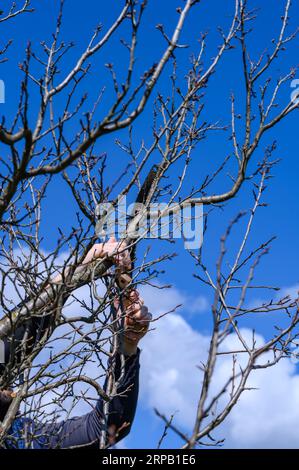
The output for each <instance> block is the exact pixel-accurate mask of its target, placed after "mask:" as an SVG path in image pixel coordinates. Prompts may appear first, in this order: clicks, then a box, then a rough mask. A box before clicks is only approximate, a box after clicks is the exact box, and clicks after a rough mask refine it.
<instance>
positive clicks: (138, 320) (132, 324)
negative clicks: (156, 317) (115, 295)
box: [114, 289, 152, 356]
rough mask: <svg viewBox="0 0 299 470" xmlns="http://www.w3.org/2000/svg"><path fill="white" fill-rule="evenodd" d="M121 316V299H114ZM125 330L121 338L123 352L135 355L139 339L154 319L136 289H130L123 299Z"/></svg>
mask: <svg viewBox="0 0 299 470" xmlns="http://www.w3.org/2000/svg"><path fill="white" fill-rule="evenodd" d="M114 306H115V308H116V310H117V314H118V315H119V316H121V315H122V312H121V309H120V302H119V299H116V300H115V301H114ZM123 306H124V312H123V313H124V315H125V316H124V332H123V336H122V340H121V352H123V353H124V354H126V355H129V356H130V355H133V354H136V352H137V346H138V343H139V341H140V340H141V339H142V338H143V337H144V336H145V335H146V333H147V332H148V329H149V324H150V321H151V319H152V315H151V313H150V312H149V311H148V308H147V307H146V306H145V305H144V300H143V298H142V297H141V296H140V294H139V292H138V291H137V290H136V289H133V290H131V291H130V293H129V294H128V296H127V297H125V298H124V300H123Z"/></svg>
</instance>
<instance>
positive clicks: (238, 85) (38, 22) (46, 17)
mask: <svg viewBox="0 0 299 470" xmlns="http://www.w3.org/2000/svg"><path fill="white" fill-rule="evenodd" d="M34 3H35V6H36V12H35V13H34V14H33V15H27V16H26V17H22V18H18V20H17V21H15V23H11V24H10V25H7V26H6V28H7V34H8V36H9V37H12V38H13V39H14V43H13V45H12V48H11V54H10V61H9V62H7V63H5V64H2V65H1V72H0V79H2V80H4V81H5V84H6V104H5V105H1V109H0V112H1V113H2V114H4V115H5V116H6V118H7V119H8V120H9V117H10V116H12V115H13V112H14V110H15V108H16V104H17V100H18V92H17V91H16V90H18V86H19V82H20V77H21V72H20V70H19V69H18V63H19V62H21V61H22V59H23V57H24V49H25V47H26V43H27V42H28V41H31V43H32V47H33V49H34V50H38V47H39V42H40V41H41V40H47V39H49V37H50V34H51V32H52V31H53V28H54V24H55V14H56V11H57V5H58V2H57V1H56V0H55V1H52V2H51V7H50V8H49V5H48V3H49V2H47V7H46V2H34ZM181 4H182V2H180V1H179V0H175V1H174V0H164V1H163V2H161V1H158V0H149V5H148V9H147V11H146V13H145V17H144V19H143V29H142V31H143V32H142V36H141V37H140V39H139V44H138V49H137V71H138V73H139V74H140V73H141V71H142V70H143V69H144V68H146V67H149V66H151V64H152V63H153V62H155V61H156V60H157V58H159V55H160V54H161V51H162V50H163V45H164V43H163V41H162V40H161V35H160V33H159V32H158V31H157V30H156V29H155V25H156V24H158V23H163V24H164V25H165V29H166V30H167V31H171V28H172V26H173V25H174V24H175V21H176V19H177V13H176V11H175V7H176V6H179V5H181ZM249 4H250V5H251V6H252V8H255V7H257V8H258V9H259V11H258V12H257V13H258V15H259V17H258V19H257V20H256V22H255V23H254V28H255V32H253V33H252V34H251V36H250V38H251V40H250V51H251V54H252V56H253V57H257V56H258V54H259V53H260V52H262V51H263V50H264V49H265V48H267V47H271V39H272V38H273V37H274V36H276V35H277V32H278V31H279V27H280V24H281V20H280V16H281V14H282V7H283V4H284V2H283V1H277V0H268V1H267V2H262V1H261V0H254V1H249ZM121 5H122V2H121V1H119V0H116V1H114V2H99V1H97V0H86V1H85V2H84V3H83V4H82V2H81V1H79V0H71V1H70V0H68V1H66V8H65V23H64V28H63V39H64V40H69V41H70V40H73V41H75V43H76V47H75V48H74V49H73V50H72V51H71V52H70V54H69V55H68V56H67V58H66V62H65V67H66V69H67V68H68V67H71V65H72V64H73V63H74V61H75V58H76V56H77V54H78V52H79V51H82V50H83V48H84V46H85V45H86V43H87V42H88V40H89V37H90V33H91V31H92V30H93V29H94V27H95V26H96V24H97V23H98V22H101V23H103V29H104V30H105V29H106V28H107V27H108V25H109V24H110V23H111V21H112V20H113V19H114V18H115V16H116V15H117V12H118V10H119V8H120V6H121ZM298 7H299V4H298V0H294V2H293V7H292V9H291V20H290V23H289V28H290V29H289V30H290V31H293V30H294V29H295V28H296V27H297V26H298V20H299V8H298ZM233 9H234V1H232V0H228V1H226V2H223V1H221V0H202V2H201V4H200V5H198V6H197V7H196V8H194V11H193V12H192V14H191V15H190V17H189V18H188V20H187V23H186V26H185V30H184V32H183V35H182V38H181V43H183V44H184V43H186V44H189V45H190V47H189V49H181V50H180V51H179V53H178V65H179V73H180V77H181V80H182V81H183V77H184V74H185V73H186V70H187V68H186V67H187V66H188V57H189V56H190V52H191V50H194V49H195V48H196V47H197V48H198V43H197V40H198V38H199V37H200V34H201V33H202V32H206V31H207V32H208V37H207V51H206V59H205V64H206V65H208V64H209V61H210V57H212V56H213V55H214V54H215V51H216V50H217V45H218V44H219V33H218V32H217V26H218V25H221V26H222V27H223V28H224V29H225V30H227V27H228V25H229V22H230V20H231V15H232V13H233ZM126 33H127V32H126V30H124V31H123V34H124V35H126ZM118 40H119V37H117V40H116V39H115V40H113V41H112V43H111V45H110V46H109V47H107V48H104V50H103V51H102V53H101V54H100V55H99V56H97V58H96V59H95V60H93V66H92V69H91V72H90V74H89V76H88V79H87V81H86V84H85V85H84V87H87V91H88V94H89V100H88V102H87V104H86V109H88V106H90V103H92V102H93V98H94V97H95V96H96V93H97V91H98V90H100V89H101V88H102V87H103V86H107V90H106V92H105V95H104V99H103V103H102V108H100V110H99V116H100V115H101V112H102V111H101V110H102V109H105V107H107V105H108V104H109V103H110V102H111V99H112V90H111V86H110V80H109V75H108V72H107V70H106V69H105V67H104V66H103V64H105V63H106V62H113V63H115V64H116V65H117V70H118V72H119V73H120V74H121V73H122V70H123V68H124V66H125V64H126V55H125V54H124V52H123V48H122V47H120V45H119V42H118ZM240 58H241V56H240V50H239V48H236V49H233V50H231V51H229V52H228V53H227V54H226V55H225V56H224V57H223V59H222V61H221V63H220V64H219V67H218V68H217V71H216V73H215V75H214V76H213V77H212V79H211V81H210V83H209V88H208V91H207V96H206V99H205V103H206V104H205V111H204V115H205V116H207V117H208V118H209V119H210V120H211V121H219V120H220V121H221V122H222V123H223V124H226V123H228V122H229V118H230V115H229V112H230V100H229V97H230V93H231V92H232V91H233V92H234V93H235V95H236V106H237V112H240V113H242V112H243V109H244V108H243V106H244V84H243V82H242V76H241V69H240ZM297 64H298V39H297V40H295V41H294V42H293V43H291V44H290V46H289V47H288V50H287V51H285V52H284V53H283V56H282V58H281V59H279V60H277V61H276V62H275V65H274V67H273V69H272V70H271V73H272V75H273V77H274V78H277V77H279V76H280V74H283V73H287V72H288V71H289V69H290V67H291V66H295V65H297ZM137 75H138V74H137ZM168 75H169V69H168V70H167V69H166V70H165V71H164V73H163V76H162V77H161V79H160V81H159V83H158V86H157V91H161V92H165V91H166V92H167V90H168V87H169V80H168ZM298 78H299V75H298ZM291 91H292V90H291V89H290V87H289V86H288V85H287V86H286V87H285V89H284V91H283V92H282V93H281V95H280V98H279V103H280V105H281V106H283V105H284V104H286V102H287V100H288V99H289V97H290V93H291ZM31 96H32V100H31V103H32V105H31V114H30V115H31V118H32V122H33V121H34V117H35V113H36V106H37V104H38V102H37V97H38V93H37V92H36V91H35V92H33V90H32V92H31ZM152 104H153V100H150V102H149V103H148V105H147V108H146V110H145V112H144V114H143V115H142V116H141V117H140V118H139V119H138V121H137V122H136V125H135V126H134V143H136V148H138V145H139V144H140V141H141V139H144V140H145V142H148V143H150V142H151V116H152ZM71 130H72V129H70V131H71ZM298 131H299V120H298V111H297V112H296V113H294V114H293V115H292V116H289V117H288V118H287V119H285V120H284V121H283V122H282V123H280V124H279V125H278V126H277V127H276V128H275V130H274V131H273V132H271V133H269V135H267V137H266V138H265V139H264V140H263V141H262V143H261V145H260V147H259V148H258V150H257V152H256V155H255V156H254V160H253V162H252V164H251V168H254V165H256V163H257V161H260V160H261V159H262V158H263V151H264V149H265V148H266V146H267V145H269V144H270V143H271V142H272V141H273V140H276V141H277V150H276V152H275V158H278V159H281V160H280V162H279V163H278V164H277V165H276V166H275V167H274V169H273V176H274V178H273V179H272V180H271V182H270V184H269V187H268V189H267V191H266V194H265V201H266V202H267V203H269V206H268V207H267V208H263V209H261V211H260V212H259V214H258V216H257V218H256V221H255V226H254V232H253V233H252V238H251V242H250V244H251V245H250V246H254V245H256V244H258V243H260V242H262V241H264V240H266V239H268V238H270V237H271V236H272V235H276V236H277V239H276V241H275V242H274V243H273V246H272V249H271V252H270V254H269V255H267V256H266V257H265V259H264V260H263V261H262V263H261V265H260V266H259V267H258V269H257V272H256V278H255V283H256V284H257V283H258V282H259V281H261V282H263V283H267V284H268V285H277V286H281V287H283V288H287V287H292V286H295V285H296V284H298V283H299V276H298V264H299V263H298V262H299V256H298V249H297V240H298V229H299V223H298V193H299V192H298V181H297V180H298V170H299V161H298V147H297V142H298ZM116 137H118V138H122V139H124V141H125V140H126V139H127V133H126V131H122V132H121V133H120V134H119V135H117V136H116V135H112V136H106V137H105V138H103V139H101V141H100V142H99V143H98V144H97V146H96V150H97V151H98V152H99V153H102V152H106V153H107V156H108V160H107V161H108V167H109V169H108V174H109V172H110V173H111V178H112V176H113V174H114V173H115V168H119V166H121V165H124V157H123V154H122V153H121V152H120V150H119V149H118V148H117V147H116V145H115V142H114V139H115V138H116ZM228 138H229V135H228V133H219V134H216V133H215V134H213V135H210V136H209V138H208V139H207V140H206V141H204V142H203V143H202V145H201V146H200V147H199V148H198V149H196V151H195V152H194V156H192V157H193V161H192V171H191V174H190V175H189V176H188V180H187V181H190V184H191V183H193V184H194V183H195V182H196V181H197V180H198V179H200V178H202V175H203V174H206V173H207V172H208V171H213V169H214V170H215V169H216V167H217V163H219V162H221V161H222V159H223V158H224V157H225V156H226V155H228V154H229V153H230V152H231V144H230V141H229V139H228ZM178 171H179V169H178ZM217 184H218V183H217ZM229 184H230V181H229V179H228V178H226V179H224V180H223V179H220V180H219V188H220V189H218V186H217V190H220V191H222V190H223V189H226V188H227V187H229ZM213 189H216V186H215V187H214V188H211V190H213ZM62 200H63V204H62V203H61V201H62ZM251 204H252V196H251V186H250V185H249V184H245V185H244V187H243V188H242V190H241V191H240V193H239V194H238V197H237V198H236V199H235V200H234V201H231V202H229V203H227V204H226V205H225V207H224V210H223V211H221V212H220V211H214V212H213V214H212V216H211V218H210V223H209V232H208V234H207V236H206V237H205V240H204V245H203V252H204V257H205V259H206V263H207V264H209V265H210V266H211V267H212V266H214V265H215V262H216V259H217V256H218V250H219V238H220V236H221V235H222V233H223V231H224V230H225V228H226V226H227V224H228V223H229V221H230V220H231V219H232V217H233V216H234V215H235V214H236V213H237V212H238V211H240V210H241V209H242V210H243V209H249V208H250V206H251ZM74 214H75V210H74V206H73V203H72V201H71V198H70V194H69V192H68V189H67V188H66V186H65V185H64V183H63V182H62V180H61V178H60V177H59V176H58V177H56V178H55V179H53V181H52V183H51V186H50V189H49V194H48V197H47V200H46V203H45V207H44V215H43V234H44V237H45V238H44V248H45V249H46V250H51V248H53V246H55V240H56V238H57V237H58V231H57V228H58V227H62V228H64V229H68V228H69V227H70V226H71V225H72V224H73V223H74V221H75V219H74ZM239 235H240V231H239V230H236V231H235V232H234V234H233V236H232V247H234V246H235V244H236V243H237V242H238V239H239V238H238V237H239ZM145 245H147V246H148V245H150V246H151V247H152V256H153V257H154V256H155V255H157V254H159V253H160V252H161V250H162V249H166V250H168V251H169V252H172V251H176V252H177V253H178V257H177V258H175V259H174V260H173V261H171V262H168V263H167V264H166V265H165V268H166V269H165V274H163V275H162V276H161V280H160V281H161V282H165V283H167V284H169V283H170V284H172V285H173V286H174V289H175V290H174V291H172V294H173V295H178V296H182V298H184V299H185V300H186V302H187V303H188V302H189V303H190V302H192V299H193V300H194V299H196V298H199V297H203V298H205V299H207V300H209V296H210V293H209V292H208V291H207V290H206V288H204V287H203V286H202V285H201V284H199V282H198V281H197V280H196V279H194V277H193V273H195V272H196V270H195V267H194V263H193V261H192V260H191V258H190V256H188V254H187V253H186V251H185V250H184V247H183V243H182V242H181V241H178V242H177V244H176V245H175V247H172V246H169V245H167V244H164V245H162V243H160V242H158V241H150V242H144V244H143V245H141V247H140V252H141V253H142V248H144V247H145ZM147 295H148V293H147ZM263 295H264V296H266V295H267V294H266V293H264V294H263ZM169 296H171V294H169ZM252 296H253V299H254V298H255V297H256V296H257V294H254V293H253V294H252ZM259 296H261V294H260V293H259ZM262 298H264V297H262ZM266 298H267V297H266ZM249 300H250V299H249ZM152 308H153V307H152ZM153 313H155V312H153ZM180 315H181V316H182V317H183V318H184V322H185V323H184V328H187V329H188V325H189V326H190V328H191V330H188V334H189V333H190V336H192V338H193V337H194V338H195V337H196V334H201V335H208V330H209V309H208V308H207V309H206V311H203V312H198V313H195V314H194V312H190V308H188V306H185V307H183V308H182V309H181V310H180ZM246 326H247V327H255V328H256V330H257V331H258V332H259V333H260V334H261V335H262V336H263V337H265V338H267V337H268V336H269V335H270V334H271V333H272V331H273V320H269V318H268V317H267V318H266V316H264V317H262V316H259V317H258V319H257V318H253V319H252V320H250V321H249V322H247V324H246ZM165 327H167V325H165ZM168 327H170V325H168ZM186 331H187V330H186ZM152 334H153V335H154V334H155V333H152ZM186 334H187V333H186ZM194 335H195V336H194ZM161 338H162V337H161ZM198 338H199V340H200V337H198ZM148 341H149V342H148V347H149V348H151V347H154V341H153V342H151V340H148ZM192 341H193V340H192ZM146 345H147V343H146V342H145V346H144V348H146ZM182 347H183V342H182ZM172 348H173V345H172V346H171V347H170V348H169V349H170V350H172ZM165 353H166V354H167V350H166V352H165ZM157 360H158V358H157ZM169 363H170V365H171V358H170V359H169ZM145 366H146V367H151V366H150V361H147V360H146V361H145V365H144V367H145ZM173 368H174V370H175V364H173ZM290 374H292V373H290ZM144 380H147V378H146V377H145V379H144ZM149 380H150V379H149ZM161 381H163V377H161ZM186 386H187V387H188V380H187V379H186ZM190 386H191V385H190ZM142 387H143V385H142ZM187 392H188V390H187ZM161 393H163V387H162V388H161ZM164 393H166V392H165V390H164ZM188 396H189V395H188V393H186V400H188ZM142 397H144V398H142V400H141V401H140V405H139V407H138V412H137V418H136V421H135V423H134V428H133V431H132V433H131V435H130V437H129V438H127V440H126V443H125V444H126V445H127V446H128V447H143V446H144V447H151V446H155V444H156V442H157V441H158V440H159V436H160V435H161V432H162V430H163V425H162V423H161V422H159V421H158V419H157V418H155V416H154V412H153V410H152V406H151V404H152V401H151V400H150V399H148V397H147V396H146V390H142ZM153 403H154V404H155V402H153ZM159 403H160V402H159V400H157V404H159ZM162 406H163V402H162ZM273 406H274V404H273ZM173 411H176V410H175V409H174V410H173ZM180 413H181V414H184V410H183V409H182V410H180ZM244 413H245V411H244ZM273 413H274V410H273ZM227 432H228V434H229V431H227ZM231 442H232V445H236V441H235V440H233V438H232V440H231ZM269 443H270V444H271V433H270V437H269V439H268V444H269ZM295 444H296V443H295ZM295 444H294V445H295ZM167 445H168V446H169V447H171V446H177V445H180V444H179V441H178V440H177V438H175V437H174V436H173V435H172V434H171V433H170V434H169V437H168V439H167ZM252 445H254V443H253V444H252ZM298 445H299V442H298Z"/></svg>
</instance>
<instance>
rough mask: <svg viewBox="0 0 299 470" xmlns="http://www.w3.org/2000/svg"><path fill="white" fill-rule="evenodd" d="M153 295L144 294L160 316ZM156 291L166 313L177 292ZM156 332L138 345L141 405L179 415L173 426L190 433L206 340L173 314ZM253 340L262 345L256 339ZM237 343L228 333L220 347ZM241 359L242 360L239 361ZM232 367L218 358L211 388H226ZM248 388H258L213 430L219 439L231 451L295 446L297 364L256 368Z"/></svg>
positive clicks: (297, 442)
mask: <svg viewBox="0 0 299 470" xmlns="http://www.w3.org/2000/svg"><path fill="white" fill-rule="evenodd" d="M153 292H155V295H154V293H151V292H150V289H148V290H147V292H146V293H144V292H143V296H144V297H145V300H146V302H147V303H148V305H149V307H150V308H151V309H152V311H155V310H154V309H155V308H156V306H157V307H158V312H157V313H159V311H160V308H161V307H160V302H159V297H160V294H159V291H153ZM160 292H161V293H163V295H162V299H161V305H163V308H165V307H167V309H168V310H170V309H171V308H172V307H173V306H174V304H175V303H176V301H177V299H178V291H177V290H172V289H170V290H168V291H164V292H163V291H160ZM166 292H168V294H167V296H165V293H166ZM173 301H174V302H173ZM155 328H156V329H155V331H153V332H150V333H149V334H148V336H147V337H146V338H145V339H144V340H143V344H142V349H143V352H142V367H141V402H142V406H144V407H145V408H148V407H150V408H153V407H157V408H158V409H159V411H161V412H163V413H165V414H167V415H168V416H169V415H170V414H172V413H174V412H177V413H176V415H175V420H176V422H177V423H178V424H179V425H180V426H181V427H182V428H183V430H185V431H186V430H187V431H189V432H190V430H191V429H192V426H193V424H194V417H195V412H196V404H197V400H198V397H199V393H200V389H201V373H200V371H199V369H198V368H197V367H196V366H197V365H198V364H199V363H200V361H204V359H205V357H206V355H207V351H208V347H209V339H210V338H209V337H208V336H205V335H203V334H201V333H200V332H198V331H195V330H194V329H192V328H191V326H190V325H189V324H188V323H187V322H186V320H185V319H184V318H183V317H182V316H180V315H178V314H176V313H172V314H169V315H168V316H166V317H163V318H162V319H160V320H159V321H158V322H157V323H156V324H155ZM243 334H244V336H245V338H246V340H247V341H248V342H249V341H251V335H252V334H251V332H250V331H249V330H247V331H246V330H244V331H243ZM256 340H257V342H258V343H259V344H263V343H264V339H263V337H262V336H260V335H257V336H256ZM238 341H239V340H238V339H237V337H236V335H231V336H230V337H229V339H227V341H226V344H224V345H223V347H224V348H230V349H232V348H238V347H239V343H238ZM240 356H241V355H240ZM243 356H244V355H243ZM244 360H245V357H243V358H242V357H240V361H241V363H242V362H243V361H244ZM231 366H232V364H231V359H229V357H228V356H224V357H223V356H222V358H221V360H219V361H218V364H217V367H216V370H215V377H214V382H213V390H216V389H219V387H221V385H223V384H224V382H225V381H226V380H227V378H228V376H229V374H230V373H231ZM248 385H249V386H251V387H255V388H257V389H258V390H250V391H247V392H245V393H244V394H243V395H242V397H241V399H240V400H239V402H238V404H237V406H236V407H235V408H234V409H233V411H232V412H231V414H230V415H229V417H228V419H227V420H226V422H225V424H223V425H222V427H221V428H219V430H218V431H217V437H219V438H226V447H233V448H237V447H241V448H242V447H246V448H258V447H264V448H277V447H281V448H283V447H286V448H290V447H293V448H299V434H298V422H299V375H296V369H295V366H294V365H293V364H292V363H291V362H290V361H287V360H284V361H281V362H280V363H279V364H278V365H277V366H275V367H273V368H270V369H265V370H258V371H256V372H254V373H253V374H252V376H251V378H250V381H249V383H248Z"/></svg>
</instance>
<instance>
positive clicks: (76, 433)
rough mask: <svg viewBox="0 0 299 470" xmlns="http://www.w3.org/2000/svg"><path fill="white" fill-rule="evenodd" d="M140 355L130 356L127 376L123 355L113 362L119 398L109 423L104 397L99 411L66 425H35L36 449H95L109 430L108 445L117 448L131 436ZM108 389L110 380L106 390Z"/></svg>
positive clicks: (114, 400) (126, 365) (126, 363)
mask: <svg viewBox="0 0 299 470" xmlns="http://www.w3.org/2000/svg"><path fill="white" fill-rule="evenodd" d="M139 354H140V351H139V350H138V352H137V354H136V355H134V356H130V357H126V360H125V366H124V369H125V370H124V373H122V372H123V371H122V370H121V360H120V356H119V355H118V354H117V355H116V356H115V358H114V359H113V360H112V361H113V364H112V366H113V368H114V376H115V379H116V380H119V379H120V377H121V380H120V381H119V386H118V389H117V396H115V397H114V398H113V399H112V400H111V402H110V403H109V415H108V416H109V418H108V423H105V422H104V414H103V406H104V401H103V399H102V398H100V399H99V400H98V402H97V404H96V406H95V408H94V409H93V410H92V411H91V412H90V413H88V414H86V415H84V416H81V417H79V418H72V419H68V420H66V421H64V422H62V423H53V424H40V423H35V425H34V430H33V435H34V438H33V439H34V441H33V447H34V448H48V449H49V448H51V449H53V448H64V449H66V448H72V447H86V448H87V447H95V448H99V442H100V438H101V433H102V430H103V429H106V430H107V446H109V445H113V444H115V443H116V442H118V441H120V440H121V439H123V438H124V437H125V436H126V435H127V434H129V432H130V429H131V426H132V423H133V420H134V416H135V411H136V405H137V399H138V389H139ZM106 388H107V380H106V383H105V386H104V389H105V390H106Z"/></svg>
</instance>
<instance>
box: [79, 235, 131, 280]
mask: <svg viewBox="0 0 299 470" xmlns="http://www.w3.org/2000/svg"><path fill="white" fill-rule="evenodd" d="M106 257H107V258H111V260H112V261H113V263H114V264H115V265H116V266H117V268H118V270H119V272H125V271H129V270H130V269H131V258H130V253H129V251H128V250H127V249H126V245H125V243H124V242H118V241H117V240H116V238H114V237H111V238H109V240H108V241H107V242H105V243H95V244H94V245H93V247H92V248H91V249H90V250H89V252H88V253H87V255H86V257H85V258H84V261H83V264H87V263H91V262H92V261H95V260H96V259H99V258H106Z"/></svg>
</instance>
